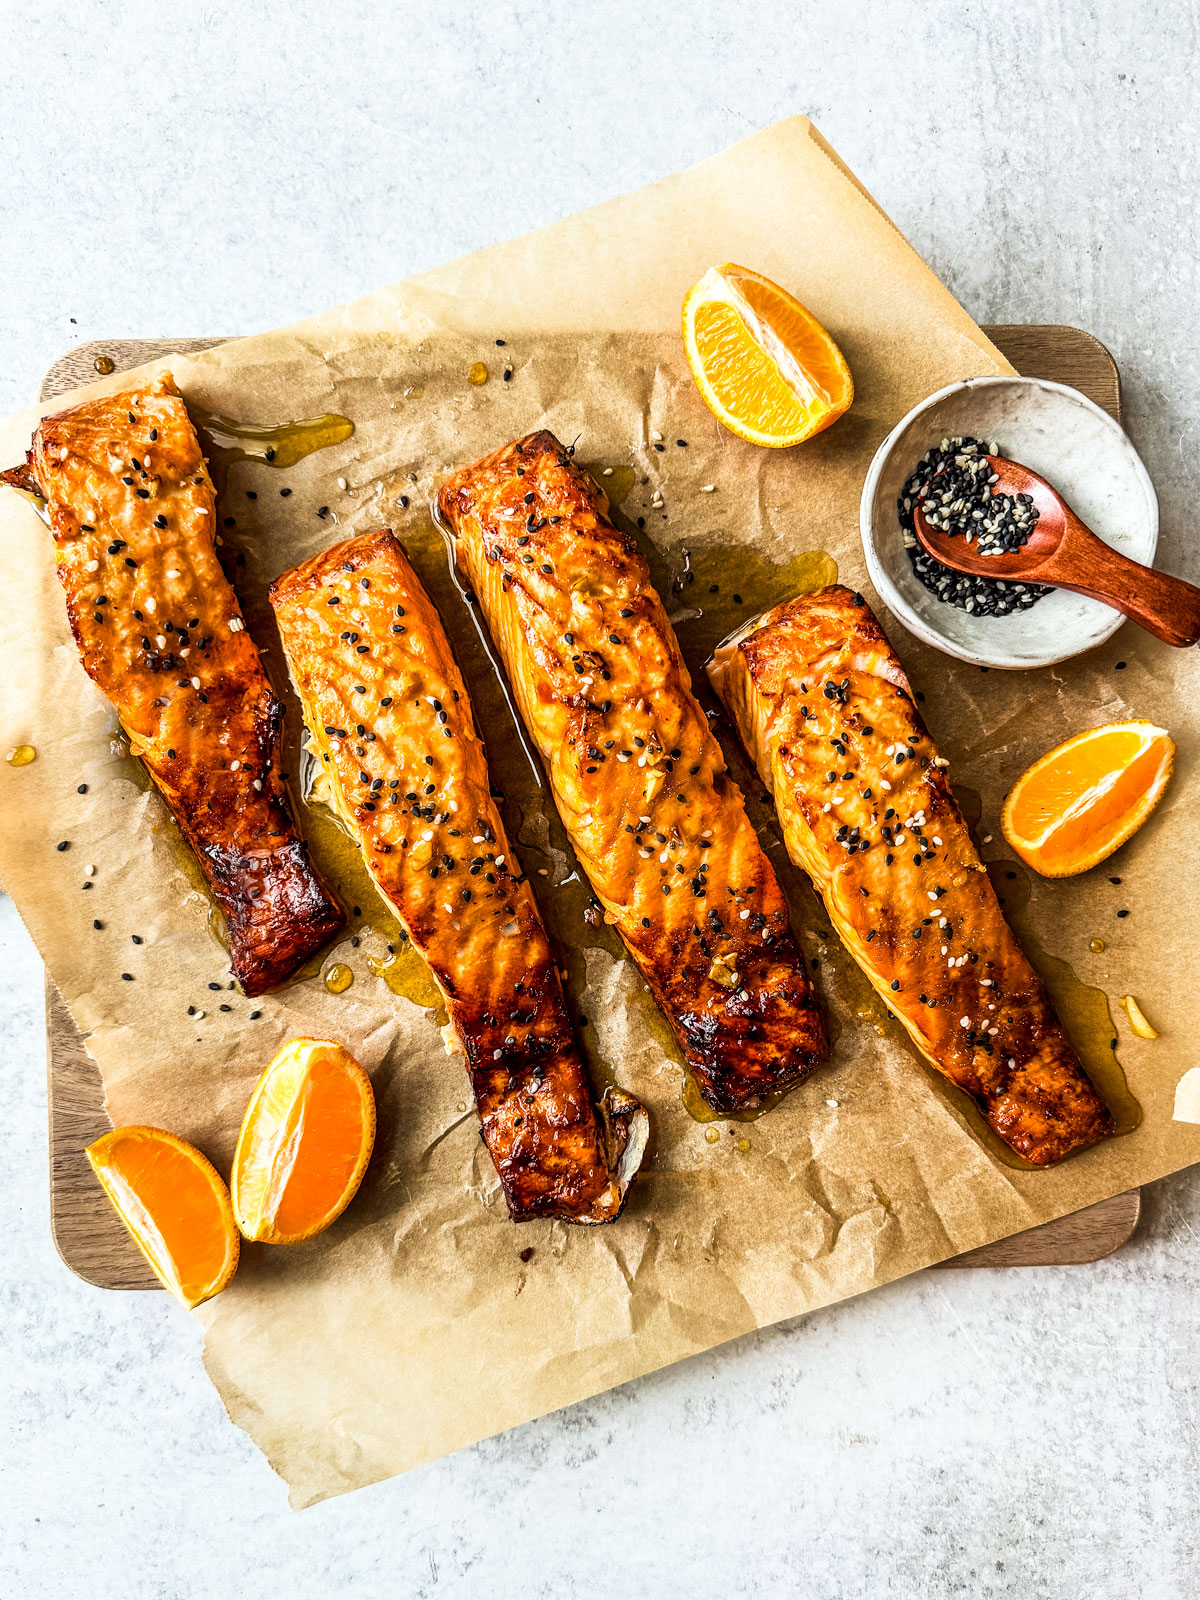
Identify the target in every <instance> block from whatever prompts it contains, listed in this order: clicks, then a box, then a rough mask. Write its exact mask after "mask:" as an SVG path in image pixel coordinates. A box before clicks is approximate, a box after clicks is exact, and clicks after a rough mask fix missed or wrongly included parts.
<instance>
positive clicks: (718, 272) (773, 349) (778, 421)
mask: <svg viewBox="0 0 1200 1600" xmlns="http://www.w3.org/2000/svg"><path fill="white" fill-rule="evenodd" d="M756 324H757V326H756ZM684 338H685V342H686V343H687V345H688V359H689V362H690V364H691V365H692V370H693V375H694V376H695V378H696V381H697V383H698V384H699V386H700V390H701V393H702V394H703V395H704V398H705V400H706V401H707V402H708V404H709V406H710V408H713V409H715V410H716V411H717V414H718V416H720V419H721V420H722V421H723V422H724V423H725V424H726V426H728V427H731V428H733V429H734V431H736V432H739V433H741V434H742V435H743V437H745V438H748V439H752V440H754V441H755V442H757V443H760V444H786V443H798V442H800V440H801V439H804V438H808V437H811V435H813V434H814V433H819V432H820V431H821V430H822V429H823V428H826V427H828V426H829V424H830V423H831V422H834V421H836V419H837V418H838V417H839V416H840V415H841V414H842V412H843V411H845V409H846V407H847V406H848V405H849V404H850V402H851V400H852V399H853V395H854V385H853V380H852V379H851V376H850V373H849V370H848V369H847V367H846V364H845V361H844V360H843V358H842V355H841V352H840V351H839V350H838V348H837V346H836V344H834V342H833V340H832V339H831V338H830V336H829V334H828V333H827V332H826V330H825V329H824V328H823V327H822V326H821V324H820V323H819V322H818V321H817V319H816V318H815V317H814V316H813V315H812V314H811V312H809V311H807V310H806V309H805V308H804V307H803V306H802V305H801V304H800V303H799V301H797V300H795V299H793V297H792V296H791V295H790V294H788V293H787V291H786V290H784V289H782V288H780V286H779V285H778V284H775V283H772V282H771V281H770V280H769V279H766V278H761V277H760V276H759V275H758V274H756V273H752V272H747V271H746V270H745V269H744V268H740V267H736V266H734V265H733V264H732V263H727V264H726V265H725V266H724V267H721V268H715V269H713V272H712V273H711V274H706V276H705V278H704V279H702V280H701V281H700V283H699V284H697V285H696V286H695V288H694V289H693V290H692V291H691V293H690V294H689V296H688V299H687V301H686V302H685V305H684Z"/></svg>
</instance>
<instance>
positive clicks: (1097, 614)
mask: <svg viewBox="0 0 1200 1600" xmlns="http://www.w3.org/2000/svg"><path fill="white" fill-rule="evenodd" d="M959 434H965V435H971V436H973V437H975V438H976V439H982V440H983V441H984V442H985V443H995V444H997V445H999V447H1000V448H999V453H1000V454H1001V455H1004V456H1007V457H1008V458H1009V459H1010V460H1012V461H1019V462H1020V463H1021V464H1022V465H1023V466H1026V467H1030V468H1032V470H1033V471H1034V472H1036V473H1038V475H1039V476H1040V477H1043V478H1045V480H1046V482H1047V483H1050V484H1052V485H1053V486H1054V488H1056V489H1057V490H1058V492H1059V494H1061V495H1062V497H1063V499H1064V500H1065V501H1066V502H1067V504H1068V505H1069V506H1071V508H1072V509H1073V510H1074V511H1075V512H1076V513H1077V514H1078V515H1079V516H1080V517H1082V518H1083V520H1084V522H1085V523H1087V525H1088V527H1089V528H1091V529H1092V531H1093V532H1094V533H1096V534H1098V535H1099V537H1100V538H1101V539H1103V540H1104V542H1105V543H1106V544H1110V545H1112V546H1113V547H1114V548H1115V549H1117V550H1120V551H1121V552H1122V553H1123V554H1124V555H1127V556H1132V557H1133V559H1134V560H1135V561H1141V562H1143V563H1144V564H1145V565H1147V566H1150V565H1152V564H1153V561H1154V552H1155V550H1156V549H1157V547H1158V497H1157V496H1156V494H1155V493H1154V485H1153V484H1152V483H1151V482H1150V478H1149V475H1148V474H1147V472H1146V469H1145V467H1144V466H1143V465H1142V462H1141V459H1140V458H1139V456H1138V453H1137V451H1136V450H1135V449H1134V448H1133V445H1132V444H1131V442H1130V440H1129V436H1128V435H1127V434H1126V433H1125V431H1124V429H1123V428H1122V427H1121V426H1120V424H1119V423H1117V422H1114V421H1113V419H1112V418H1111V417H1110V416H1109V415H1108V413H1107V412H1106V411H1102V410H1101V409H1100V407H1099V406H1098V405H1095V404H1094V403H1093V402H1092V401H1091V400H1089V399H1088V398H1087V397H1086V396H1085V395H1082V394H1080V393H1079V391H1078V390H1077V389H1069V388H1067V387H1066V385H1065V384H1061V383H1050V382H1049V381H1048V380H1047V379H1045V378H968V379H967V380H966V381H965V382H963V383H954V384H951V385H950V387H949V388H948V389H939V391H938V392H937V394H931V395H930V396H929V399H928V400H923V401H922V402H921V404H920V405H919V406H915V407H914V408H913V410H912V411H910V412H909V413H908V415H907V416H906V417H905V418H904V420H903V421H902V422H900V423H898V424H897V426H896V427H895V428H893V429H892V431H891V433H889V434H888V436H887V438H886V439H885V440H884V441H883V443H882V444H881V445H880V446H879V449H878V450H877V451H876V452H875V459H874V460H873V461H872V462H871V467H870V471H869V472H868V473H867V478H866V482H865V483H864V484H863V492H862V503H861V507H860V511H859V523H860V527H861V530H862V542H863V551H864V553H865V555H866V558H867V570H868V571H869V572H870V574H871V581H872V583H873V584H874V585H875V588H876V589H877V591H878V592H879V595H880V598H881V599H882V600H883V601H884V603H885V604H886V605H887V606H888V607H889V608H890V610H891V611H892V612H894V613H895V615H896V616H897V617H898V618H899V620H900V621H901V622H902V623H903V624H904V626H905V627H906V628H908V629H909V630H910V631H911V632H913V633H915V634H916V635H917V637H918V638H919V639H924V641H925V642H926V644H931V645H933V646H935V648H937V649H938V650H944V651H946V653H947V654H948V655H952V656H957V657H958V658H959V660H960V661H970V662H972V663H973V664H974V665H976V666H987V667H1008V668H1014V669H1017V668H1028V667H1048V666H1050V665H1052V664H1053V663H1054V662H1055V661H1066V660H1067V659H1068V658H1069V657H1070V656H1076V655H1078V654H1079V653H1080V652H1081V651H1083V650H1091V649H1093V648H1094V647H1095V646H1096V645H1098V644H1103V643H1104V641H1105V640H1106V639H1109V638H1111V637H1112V635H1113V634H1114V633H1115V632H1116V631H1117V629H1118V628H1119V627H1120V626H1121V624H1122V622H1124V620H1125V619H1124V617H1123V616H1122V615H1121V613H1120V612H1119V611H1114V610H1113V609H1112V607H1111V606H1106V605H1103V604H1102V603H1101V602H1100V601H1099V600H1088V599H1086V598H1085V597H1084V596H1083V595H1080V594H1072V593H1071V591H1070V590H1069V589H1055V590H1054V591H1053V592H1052V593H1050V594H1047V595H1044V596H1043V597H1042V599H1040V600H1039V601H1038V602H1037V604H1036V605H1034V606H1030V608H1029V610H1028V611H1015V612H1010V613H1009V614H1008V616H1004V617H976V616H972V615H971V613H970V612H967V611H960V610H959V609H958V607H957V606H952V605H948V604H947V603H946V602H945V601H943V600H938V599H936V598H935V597H934V596H933V595H932V594H931V593H930V592H929V590H928V589H926V588H925V586H924V584H922V583H919V582H918V581H917V578H916V576H915V574H914V573H913V570H912V567H911V566H910V564H909V559H908V552H907V551H906V550H905V547H904V537H903V535H902V533H901V531H900V522H899V519H898V517H897V515H896V499H897V496H898V495H899V493H900V491H901V489H902V488H903V486H904V482H905V479H906V478H907V477H908V475H909V473H910V472H911V471H912V469H913V468H914V467H915V466H916V464H917V462H918V461H919V460H920V459H921V457H922V456H923V455H924V454H925V452H926V450H928V449H930V448H931V446H934V445H937V444H940V443H941V441H942V440H943V439H945V438H947V437H954V436H955V435H959Z"/></svg>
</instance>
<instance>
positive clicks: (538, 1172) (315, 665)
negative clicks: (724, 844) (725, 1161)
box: [271, 530, 648, 1222]
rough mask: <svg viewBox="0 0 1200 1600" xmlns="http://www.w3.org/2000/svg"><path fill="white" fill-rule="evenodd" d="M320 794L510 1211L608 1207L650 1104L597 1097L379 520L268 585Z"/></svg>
mask: <svg viewBox="0 0 1200 1600" xmlns="http://www.w3.org/2000/svg"><path fill="white" fill-rule="evenodd" d="M271 603H272V605H273V606H274V607H275V614H276V616H277V618H278V620H279V630H280V634H281V635H282V638H283V644H284V649H285V650H286V652H287V656H288V661H289V663H290V666H291V670H292V675H293V678H294V680H295V683H296V686H297V689H298V691H299V694H300V698H301V700H302V702H303V705H304V711H305V718H306V721H307V723H308V727H309V730H310V737H311V743H312V748H313V750H314V752H315V754H316V755H317V757H318V758H319V760H320V762H321V765H322V768H323V769H324V772H325V774H326V775H327V778H328V782H329V786H330V794H329V798H330V800H331V803H332V804H333V806H334V808H335V810H336V811H337V813H338V815H339V816H340V817H341V819H342V822H343V824H344V826H345V827H346V829H347V830H348V832H350V833H351V835H352V836H353V837H354V838H355V840H356V841H357V842H358V844H359V846H360V847H361V849H362V853H363V859H364V861H365V862H366V865H367V868H368V870H369V871H370V873H371V876H372V878H373V879H374V881H375V883H376V885H377V886H378V888H379V890H380V893H381V894H383V895H384V896H385V897H386V898H387V900H389V901H390V902H391V904H392V905H393V906H394V907H395V909H396V912H397V914H398V916H399V918H400V921H401V924H402V925H403V927H404V930H405V932H406V933H407V934H408V936H409V938H410V939H411V940H412V941H413V943H414V944H415V946H416V947H417V949H418V950H419V951H420V952H421V954H422V955H423V956H424V958H425V960H426V961H427V962H428V963H429V966H430V970H431V971H432V973H433V976H434V978H435V979H436V980H437V984H438V988H439V989H440V990H441V993H442V997H443V999H444V1001H445V1004H446V1010H447V1012H448V1014H449V1018H450V1030H451V1033H452V1036H453V1039H454V1041H455V1042H456V1044H457V1046H458V1048H459V1049H461V1050H462V1052H463V1053H464V1055H465V1056H466V1060H467V1069H468V1071H469V1073H470V1075H471V1083H472V1086H473V1088H474V1090H475V1098H476V1102H477V1104H478V1108H479V1115H480V1119H481V1122H482V1132H483V1138H484V1141H485V1142H486V1144H487V1147H488V1150H489V1152H490V1154H491V1157H492V1160H493V1162H494V1163H495V1166H496V1171H497V1173H498V1174H499V1176H500V1181H501V1184H502V1186H503V1189H504V1196H505V1199H506V1200H507V1202H508V1208H509V1212H510V1213H511V1215H512V1217H513V1218H514V1220H516V1221H518V1222H524V1221H528V1220H529V1219H530V1218H533V1217H559V1218H563V1219H565V1220H567V1221H569V1222H611V1221H612V1220H613V1219H614V1218H615V1217H616V1216H618V1215H619V1213H620V1210H621V1206H622V1204H623V1203H624V1199H625V1193H626V1190H627V1188H628V1185H629V1181H630V1178H631V1177H632V1176H633V1173H634V1172H635V1171H636V1170H637V1167H638V1164H639V1162H640V1160H641V1156H642V1151H643V1149H644V1147H645V1143H646V1135H647V1129H648V1122H647V1118H646V1113H645V1112H644V1111H643V1110H642V1108H641V1106H640V1105H639V1103H638V1102H637V1101H636V1100H635V1099H633V1097H632V1096H631V1095H627V1094H623V1093H622V1092H621V1091H619V1090H615V1089H610V1090H609V1091H608V1092H607V1094H606V1095H605V1096H604V1097H603V1099H602V1100H601V1102H600V1108H599V1113H597V1111H596V1109H594V1108H593V1105H592V1100H591V1095H590V1091H589V1085H588V1078H587V1072H586V1069H585V1067H584V1063H583V1059H582V1056H581V1054H580V1050H579V1045H578V1043H577V1041H576V1038H575V1034H574V1031H573V1029H572V1027H571V1021H570V1018H569V1016H568V1013H567V1007H566V1002H565V1000H564V998H563V992H562V985H561V984H560V982H559V976H558V969H557V967H556V966H555V964H554V961H553V958H552V956H551V952H550V945H549V941H548V940H547V938H546V931H545V929H544V927H543V926H542V920H541V917H540V916H539V914H538V909H537V905H536V902H535V901H534V898H533V894H532V892H531V890H530V887H529V884H528V883H527V882H526V879H525V875H524V873H523V872H522V871H521V867H520V864H519V862H518V861H517V859H516V857H515V856H514V855H513V853H512V848H511V846H510V845H509V843H508V840H507V838H506V837H505V833H504V824H503V823H502V822H501V820H500V813H499V811H498V810H497V807H496V803H495V801H494V800H493V798H492V794H491V786H490V783H489V781H488V768H487V761H486V757H485V755H484V749H483V745H482V743H481V742H480V739H479V735H478V733H477V732H476V728H475V722H474V718H473V717H472V714H471V707H470V703H469V701H468V699H467V693H466V689H465V688H464V686H463V681H462V678H461V677H460V675H459V671H458V667H457V666H456V665H455V661H454V657H453V655H452V654H451V651H450V645H449V642H448V640H447V638H446V633H445V630H444V629H443V627H442V624H441V619H440V618H439V617H438V614H437V612H436V611H435V610H434V607H433V604H432V602H431V601H430V599H429V597H428V595H427V594H426V593H425V590H424V589H423V588H422V586H421V583H420V580H419V579H418V578H417V575H416V573H415V572H414V571H413V569H412V567H411V566H410V564H409V562H408V558H407V557H406V555H405V554H404V551H403V549H402V547H401V546H400V544H399V543H398V541H397V540H396V539H395V538H394V537H393V536H392V534H391V533H390V532H388V531H386V530H384V531H381V532H378V533H369V534H363V535H362V536H361V537H359V538H355V539H349V540H347V541H346V542H345V543H344V544H340V545H335V546H334V547H333V548H332V549H330V550H326V551H325V552H324V553H323V554H321V555H319V556H316V557H314V558H313V559H312V560H311V561H307V562H305V563H304V565H303V566H300V567H296V568H295V569H294V570H293V571H291V572H288V573H285V574H284V576H283V577H282V578H280V579H279V581H278V582H277V583H276V584H275V585H274V586H273V588H272V590H271Z"/></svg>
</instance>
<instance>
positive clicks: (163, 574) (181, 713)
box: [0, 375, 345, 995]
mask: <svg viewBox="0 0 1200 1600" xmlns="http://www.w3.org/2000/svg"><path fill="white" fill-rule="evenodd" d="M0 476H2V477H3V478H4V479H5V480H6V481H7V482H9V483H10V484H12V485H13V486H14V487H16V488H18V489H24V490H26V491H33V492H35V493H37V494H39V495H41V496H42V498H43V499H44V500H45V502H46V508H47V511H48V514H49V521H50V530H51V533H52V535H53V538H54V553H55V561H56V564H57V568H58V576H59V578H60V580H61V581H62V586H63V588H64V589H65V590H66V596H67V615H68V617H69V618H70V622H71V630H72V632H73V633H74V635H75V640H76V643H77V644H78V646H79V651H80V654H81V656H82V658H83V665H84V667H85V668H86V670H87V672H88V674H89V675H90V676H91V677H92V678H93V679H94V680H95V682H96V683H97V684H99V686H100V688H101V689H102V690H103V691H104V693H105V694H106V695H107V696H108V698H109V700H110V701H111V702H112V704H113V705H114V706H115V707H116V711H117V715H118V716H119V718H120V720H121V726H122V727H123V728H124V729H125V732H126V733H127V734H128V736H129V744H130V749H131V750H132V752H133V754H134V755H135V756H137V757H139V759H140V760H141V761H142V763H143V764H144V766H145V768H146V770H147V772H149V774H150V776H151V778H152V779H153V781H154V783H155V786H156V787H157V788H158V790H159V792H160V793H161V794H162V796H163V798H164V799H165V800H166V802H167V805H168V806H169V807H170V809H171V812H172V814H173V815H174V817H175V820H176V821H177V822H178V824H179V827H180V831H181V832H182V834H183V836H184V838H185V839H186V840H187V842H188V844H189V845H191V847H192V849H193V850H194V851H195V853H196V857H197V859H198V861H199V863H200V867H201V870H202V871H203V873H204V876H205V879H206V880H207V882H208V885H209V887H210V888H211V890H212V893H213V897H214V899H215V900H216V902H217V905H218V906H219V907H220V909H221V911H222V913H223V915H224V917H225V922H226V925H227V928H228V937H229V955H230V962H231V964H232V968H233V973H234V976H235V977H236V978H237V980H238V982H239V983H240V984H241V986H242V988H243V989H244V990H245V992H246V993H247V994H248V995H256V994H262V993H263V991H264V990H266V989H270V988H272V987H273V986H274V985H275V984H278V983H281V982H282V981H283V979H284V978H287V977H288V976H290V974H291V973H293V972H294V971H295V970H296V968H297V967H298V966H300V965H301V963H302V962H304V961H305V960H306V959H307V958H308V956H310V955H311V954H312V953H313V952H314V951H315V950H319V949H320V948H321V946H322V945H323V944H325V943H326V942H327V941H328V940H329V939H330V938H332V936H333V935H334V934H335V933H336V932H337V931H338V929H339V928H341V927H342V926H343V924H344V922H345V916H344V914H343V912H342V910H341V908H340V907H339V906H338V904H337V903H336V901H335V900H334V899H333V897H332V895H331V894H330V893H329V891H328V890H327V889H326V887H325V886H324V884H323V883H322V882H321V881H320V879H319V878H318V877H317V875H316V873H315V872H314V871H313V869H312V866H311V864H310V863H309V860H308V854H307V851H306V849H305V846H304V843H303V841H302V840H301V838H300V835H299V833H298V832H297V829H296V824H295V821H294V820H293V817H292V814H291V810H290V806H289V801H288V795H287V789H286V786H285V783H284V776H283V773H282V771H281V768H280V752H279V736H280V731H281V726H282V719H283V707H282V706H281V704H280V702H279V701H278V700H277V699H276V698H275V695H274V694H273V693H272V691H271V686H270V684H269V683H268V682H267V678H266V674H265V673H264V672H263V667H262V662H261V660H260V658H259V654H258V649H257V647H256V645H255V644H254V641H253V640H252V639H251V637H250V635H249V634H248V633H247V632H246V629H245V625H244V623H243V621H242V613H241V610H240V608H239V606H238V602H237V597H236V595H235V594H234V592H233V589H232V588H231V587H230V584H229V582H228V580H227V579H226V577H225V574H224V572H223V571H222V570H221V564H220V562H219V561H218V560H217V554H216V549H215V547H214V542H213V541H214V538H215V534H216V527H215V524H216V495H215V493H214V490H213V486H212V482H211V480H210V478H209V476H208V471H207V468H206V466H205V463H204V458H203V456H202V455H201V453H200V445H199V442H198V440H197V438H196V431H195V429H194V428H193V426H192V423H191V419H190V418H189V416H188V414H187V408H186V407H185V405H184V403H183V400H182V398H181V397H180V394H179V392H178V390H177V389H176V387H175V384H174V381H173V380H172V379H171V378H170V377H169V376H167V375H164V376H162V377H160V378H158V379H156V380H155V381H154V382H153V383H150V384H148V385H147V386H146V387H145V388H141V389H132V390H128V391H126V392H124V393H122V394H114V395H106V396H103V397H102V398H100V399H97V400H89V401H87V402H85V403H84V404H83V405H80V406H76V407H74V408H73V409H72V410H70V411H62V412H59V413H58V415H57V416H52V417H45V418H43V420H42V422H41V424H40V425H39V427H38V430H37V432H36V433H35V434H34V437H33V446H32V448H31V449H30V451H29V455H28V462H27V465H25V466H22V467H17V468H14V469H13V470H12V471H11V472H6V473H3V474H0Z"/></svg>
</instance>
